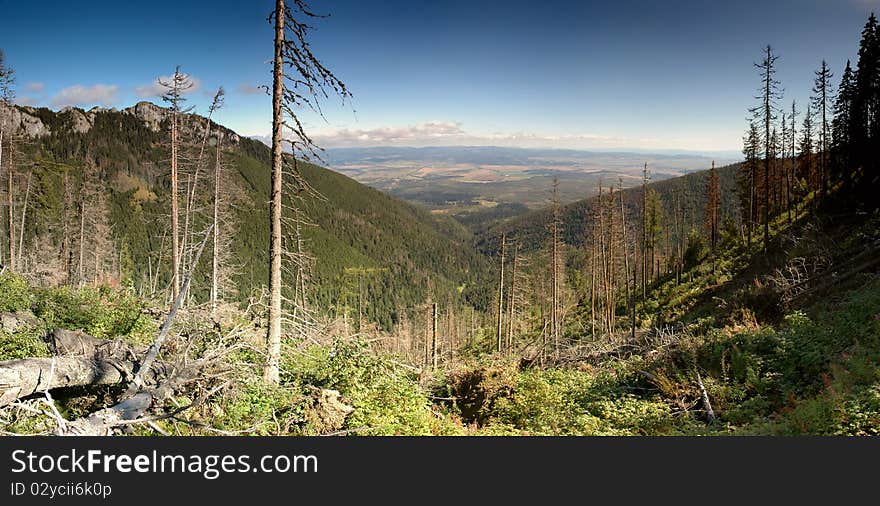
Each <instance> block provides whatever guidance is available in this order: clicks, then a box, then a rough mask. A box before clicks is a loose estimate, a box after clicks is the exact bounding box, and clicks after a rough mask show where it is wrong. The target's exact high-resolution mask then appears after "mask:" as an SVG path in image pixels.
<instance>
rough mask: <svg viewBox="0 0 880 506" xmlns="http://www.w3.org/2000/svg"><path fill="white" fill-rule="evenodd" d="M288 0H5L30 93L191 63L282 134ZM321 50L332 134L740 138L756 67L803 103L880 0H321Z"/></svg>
mask: <svg viewBox="0 0 880 506" xmlns="http://www.w3.org/2000/svg"><path fill="white" fill-rule="evenodd" d="M272 5H273V2H272V1H271V0H248V1H214V2H202V1H179V0H178V1H166V0H156V1H150V2H146V1H134V0H132V1H125V2H123V1H104V0H93V1H90V2H53V1H47V2H27V1H19V0H0V13H2V18H0V48H2V49H3V50H4V51H5V52H6V56H7V62H8V63H9V64H10V65H11V66H13V67H14V68H15V69H16V71H17V77H18V95H19V101H20V102H21V103H27V104H33V105H45V106H49V107H52V108H56V109H57V108H60V107H62V106H64V105H78V106H80V107H85V108H89V107H91V106H93V105H102V106H108V107H125V106H128V105H131V104H134V103H135V102H137V101H138V100H142V99H148V100H154V101H155V100H156V99H155V98H154V97H151V88H152V86H151V85H152V84H153V83H154V81H155V79H156V77H157V76H162V75H168V74H169V73H171V72H172V71H173V69H174V66H175V65H178V64H179V65H181V66H182V69H183V70H184V71H186V72H188V73H190V74H191V75H192V76H193V77H194V78H195V79H197V81H198V83H199V86H198V89H197V90H195V92H194V93H192V94H191V95H190V99H191V103H192V104H193V105H195V106H196V108H197V112H204V111H205V110H206V108H207V104H208V102H209V100H210V98H209V95H210V94H211V93H212V92H213V91H214V90H216V88H217V87H218V86H220V85H223V86H224V87H225V88H226V89H227V91H228V97H227V101H226V104H227V105H226V107H225V108H224V110H222V111H221V112H220V114H219V115H218V119H219V120H220V122H222V123H224V124H226V125H227V126H229V127H231V128H233V129H234V130H236V131H238V132H239V133H242V134H245V135H265V134H267V133H268V132H269V130H270V126H271V123H270V110H269V105H270V103H269V99H268V97H266V96H265V95H264V94H262V93H261V92H259V90H257V89H256V87H257V86H258V85H261V84H268V83H269V82H270V77H271V76H270V74H269V72H270V67H269V64H268V60H269V59H270V58H271V54H272V31H271V27H270V26H269V25H268V23H267V22H266V17H267V15H268V13H269V11H270V10H271V8H272ZM312 6H313V8H314V10H316V11H319V12H329V13H330V14H331V16H330V17H329V18H327V19H323V20H319V21H316V22H315V25H316V30H315V31H314V32H313V39H312V40H313V49H314V50H315V52H316V53H317V54H318V55H319V57H320V58H321V59H322V60H323V61H324V62H325V63H326V64H327V65H328V66H329V67H330V68H332V69H333V70H334V72H335V73H336V74H337V75H338V76H339V77H340V78H342V79H343V80H344V81H345V82H346V84H348V85H349V87H350V88H351V90H352V92H353V93H354V100H353V102H352V103H351V104H350V105H347V106H341V104H340V103H339V101H338V100H334V99H331V100H330V101H328V102H327V104H326V107H325V112H326V113H327V121H323V120H321V119H320V118H316V117H314V115H310V114H307V113H304V117H305V119H306V122H307V126H308V129H309V131H310V132H311V133H313V134H314V135H315V137H316V139H317V140H318V141H319V143H321V144H323V145H324V146H326V147H334V146H346V145H456V144H480V145H491V144H494V145H504V146H522V147H531V146H534V147H567V148H584V149H622V148H628V149H642V150H666V149H674V150H679V149H680V150H695V151H736V150H738V149H739V148H740V145H741V137H742V132H743V130H744V129H745V125H746V116H747V112H746V110H747V108H748V107H749V106H751V105H752V104H753V103H754V100H753V98H752V96H753V95H754V94H755V89H756V87H757V83H758V78H757V75H756V74H755V71H754V69H753V68H752V63H753V62H755V61H757V60H758V59H759V58H760V53H761V49H762V47H763V46H764V45H766V44H768V43H769V44H771V45H773V47H774V48H776V49H777V50H778V52H779V54H780V60H779V74H778V78H779V79H780V80H781V81H782V85H783V87H784V88H785V99H784V102H785V103H786V104H790V101H791V100H792V99H793V98H794V99H797V100H798V102H800V103H804V101H805V100H806V98H807V97H808V96H809V93H810V87H811V84H812V76H813V71H814V70H815V68H817V67H818V66H819V63H820V61H821V60H822V59H823V58H824V59H826V60H827V61H828V62H829V64H830V66H831V68H832V69H833V71H834V73H835V78H834V82H835V83H836V82H837V79H838V77H839V75H840V73H841V71H842V68H843V65H844V63H845V61H846V59H847V58H853V59H854V58H855V54H856V51H857V47H858V39H859V33H860V31H861V28H862V26H863V25H864V22H865V20H866V18H867V16H868V14H869V12H870V11H871V10H877V11H880V0H780V1H771V0H763V1H754V0H741V1H739V2H706V1H680V2H675V1H668V2H655V1H650V2H647V1H643V2H636V1H633V0H617V1H614V2H610V1H609V2H589V1H570V2H565V1H555V0H544V1H541V2H535V1H519V0H499V1H479V0H471V1H459V0H447V1H442V2H441V1H432V2H415V1H403V0H386V1H381V2H380V1H367V0H363V1H351V0H335V1H329V0H313V1H312Z"/></svg>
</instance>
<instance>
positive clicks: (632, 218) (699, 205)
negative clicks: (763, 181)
mask: <svg viewBox="0 0 880 506" xmlns="http://www.w3.org/2000/svg"><path fill="white" fill-rule="evenodd" d="M708 169H709V167H706V170H704V171H699V172H693V173H691V174H687V175H684V176H680V177H675V178H670V179H664V180H661V181H656V182H651V181H650V180H646V181H645V183H646V185H647V188H648V190H650V191H652V192H656V196H657V198H658V199H659V203H660V205H661V210H660V214H661V215H662V216H661V217H660V218H659V219H660V220H662V222H663V225H664V226H669V227H670V228H675V227H673V225H676V226H677V228H675V230H673V234H675V235H674V237H672V238H670V240H671V241H677V240H678V239H679V237H678V235H677V234H679V233H680V232H679V231H680V230H684V233H685V234H686V233H689V232H690V231H691V230H692V229H694V228H697V229H701V228H702V226H703V221H704V214H703V210H704V209H705V207H706V195H707V192H706V189H707V186H708V177H709V170H708ZM739 169H740V164H734V165H728V166H725V167H721V168H719V169H718V175H719V177H720V182H721V212H722V214H723V215H724V216H728V217H730V218H731V219H733V220H737V219H738V217H739V201H738V198H739V197H738V191H737V172H738V171H739ZM648 170H650V167H649V168H648ZM605 185H606V186H605V188H604V190H603V191H604V192H605V193H606V195H607V193H608V191H609V187H608V185H610V186H611V189H612V190H613V191H614V192H615V193H617V192H618V191H619V190H618V183H617V181H613V180H608V181H606V182H605ZM548 191H550V189H549V188H548ZM644 197H645V194H644V188H643V186H642V185H639V186H635V187H631V188H624V189H623V192H622V198H623V205H624V208H625V212H626V220H627V221H628V222H629V223H630V224H631V225H630V226H632V227H633V228H634V229H635V228H636V227H637V226H640V225H639V224H640V221H641V220H642V219H643V216H642V209H643V199H644ZM614 198H615V200H619V199H620V198H621V196H620V194H617V195H615V197H614ZM606 200H607V196H606ZM599 202H600V199H599V197H590V198H587V199H584V200H579V201H577V202H574V203H571V204H567V205H561V206H560V207H559V232H560V236H561V240H562V242H564V243H565V244H567V245H569V246H573V247H578V248H579V247H583V246H585V245H586V244H588V243H589V242H590V237H591V230H590V227H591V226H592V225H593V224H594V221H595V220H594V218H595V217H596V215H597V214H596V213H597V209H598V206H599ZM618 205H619V202H618ZM552 220H553V210H552V208H547V209H543V210H541V211H535V212H531V213H528V214H525V215H523V216H519V217H515V218H512V219H510V220H508V221H506V222H503V223H501V224H499V225H496V226H495V227H493V228H491V229H489V230H488V231H486V232H484V233H483V234H481V236H480V237H479V239H478V244H479V245H480V247H481V249H483V250H484V251H486V252H495V251H497V249H498V237H499V236H500V234H501V232H502V231H504V232H505V233H506V234H507V237H508V239H509V240H511V241H514V242H518V243H519V244H520V247H521V248H522V249H523V251H535V250H538V249H541V248H544V247H546V246H547V244H549V242H550V235H551V227H550V224H551V222H552Z"/></svg>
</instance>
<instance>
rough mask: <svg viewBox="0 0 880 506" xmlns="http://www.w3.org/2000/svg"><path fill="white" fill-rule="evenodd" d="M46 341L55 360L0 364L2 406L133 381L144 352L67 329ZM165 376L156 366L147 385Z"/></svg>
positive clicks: (161, 367) (157, 365)
mask: <svg viewBox="0 0 880 506" xmlns="http://www.w3.org/2000/svg"><path fill="white" fill-rule="evenodd" d="M46 340H47V342H48V344H49V347H50V349H51V350H52V351H54V352H55V354H56V357H55V358H23V359H18V360H7V361H3V362H0V406H5V405H7V404H9V403H11V402H14V401H16V400H18V399H21V398H22V397H27V396H29V395H33V394H35V393H38V392H43V391H45V390H46V389H49V388H62V387H73V386H87V385H114V384H118V383H124V382H127V381H130V380H131V378H132V377H134V374H135V371H136V370H137V368H138V361H137V356H138V355H139V354H140V353H142V352H143V349H144V347H136V346H132V345H130V344H128V343H126V342H125V341H122V340H118V339H117V340H112V341H111V340H108V339H98V338H96V337H92V336H90V335H88V334H86V333H84V332H78V331H70V330H64V329H56V330H54V331H53V332H52V333H51V334H49V335H48V336H47V337H46ZM53 362H54V364H53ZM50 373H51V374H50ZM165 375H166V366H165V364H162V363H155V364H154V365H153V366H151V367H150V371H149V373H145V376H146V377H147V380H148V381H147V382H148V383H149V384H153V385H155V384H156V383H158V382H159V381H160V380H161V379H162V378H164V377H165Z"/></svg>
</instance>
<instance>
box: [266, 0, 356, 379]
mask: <svg viewBox="0 0 880 506" xmlns="http://www.w3.org/2000/svg"><path fill="white" fill-rule="evenodd" d="M288 3H289V2H288V1H285V0H275V10H274V11H273V12H272V14H271V15H270V16H269V21H270V22H273V23H274V28H275V41H274V57H273V70H272V184H271V195H270V222H269V230H270V239H269V314H268V331H267V336H266V341H267V348H268V353H267V355H266V365H265V368H264V371H263V377H264V379H265V380H266V381H267V382H270V383H278V381H279V369H278V366H279V362H280V359H281V317H282V316H281V315H282V307H281V302H282V293H281V290H282V279H281V259H282V255H283V248H284V246H283V244H282V230H281V226H282V220H281V217H282V206H283V203H282V191H283V173H284V156H283V142H284V140H283V138H282V132H283V130H284V127H285V126H287V127H288V128H289V130H290V131H291V133H292V134H293V135H292V136H293V139H292V140H290V141H288V142H290V144H291V147H292V148H293V149H292V151H293V152H294V157H295V156H296V154H297V153H300V154H303V155H306V156H307V155H309V154H313V155H315V156H317V153H316V152H315V150H316V149H317V146H316V145H315V144H314V142H313V141H312V139H311V138H310V137H309V136H308V135H307V134H306V132H305V128H304V126H303V124H302V122H301V121H300V120H299V117H298V115H297V110H298V109H302V108H308V109H311V110H312V111H315V112H317V113H319V114H321V109H320V100H321V99H322V98H328V97H329V94H330V92H331V91H332V92H333V93H335V94H336V95H338V96H340V97H342V99H343V100H345V99H346V98H348V97H350V96H351V93H350V92H349V91H348V88H347V87H346V86H345V84H344V83H343V82H342V81H341V80H339V79H338V78H337V77H336V76H335V75H334V74H333V73H332V72H331V71H330V70H329V69H328V68H327V67H325V66H324V64H323V63H321V62H320V60H318V58H317V57H316V56H315V54H314V53H313V52H312V49H311V47H310V45H309V43H308V35H309V29H310V27H309V25H308V24H306V20H309V19H314V18H317V17H319V16H317V15H316V14H314V13H313V12H311V11H310V10H309V7H308V5H307V4H306V2H305V0H294V1H293V3H292V5H291V7H290V8H289V9H288V5H287V4H288ZM288 34H289V35H290V37H288ZM285 67H287V68H289V69H290V70H289V73H288V72H285ZM286 119H287V120H289V121H287V120H286ZM294 160H295V158H294ZM292 176H293V177H294V178H295V180H296V181H297V182H298V183H299V186H300V187H301V188H303V189H305V188H308V185H307V183H306V182H305V181H304V180H303V179H302V177H301V175H300V174H299V171H298V170H297V168H296V166H294V169H293V174H292Z"/></svg>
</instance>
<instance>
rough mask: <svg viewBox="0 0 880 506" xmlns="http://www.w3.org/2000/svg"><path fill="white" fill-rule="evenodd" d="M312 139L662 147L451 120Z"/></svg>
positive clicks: (654, 142) (337, 143) (357, 143)
mask: <svg viewBox="0 0 880 506" xmlns="http://www.w3.org/2000/svg"><path fill="white" fill-rule="evenodd" d="M312 138H313V140H315V142H316V143H317V144H318V145H319V146H321V147H327V148H338V147H366V146H502V147H522V148H571V149H587V148H596V149H598V148H605V149H613V148H623V147H633V146H645V147H648V146H661V143H660V142H661V141H660V140H658V139H637V138H628V137H614V136H606V135H596V134H588V133H583V134H570V135H546V134H541V133H529V132H493V133H475V132H469V131H467V130H465V129H464V128H462V125H461V123H459V122H453V121H433V122H427V123H421V124H418V125H410V126H405V127H380V128H372V129H351V128H337V129H330V130H323V131H318V132H315V133H314V134H313V135H312Z"/></svg>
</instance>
